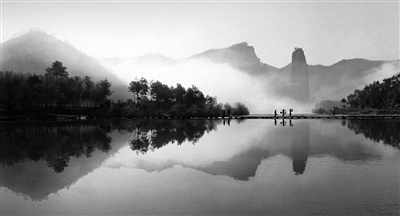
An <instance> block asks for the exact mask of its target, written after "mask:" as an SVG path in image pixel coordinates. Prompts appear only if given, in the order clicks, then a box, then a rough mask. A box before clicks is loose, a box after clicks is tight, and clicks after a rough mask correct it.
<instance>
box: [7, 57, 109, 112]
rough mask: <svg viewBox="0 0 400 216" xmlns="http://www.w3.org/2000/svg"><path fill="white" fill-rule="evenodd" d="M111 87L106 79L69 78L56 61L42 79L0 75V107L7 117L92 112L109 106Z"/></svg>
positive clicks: (19, 74)
mask: <svg viewBox="0 0 400 216" xmlns="http://www.w3.org/2000/svg"><path fill="white" fill-rule="evenodd" d="M110 87H111V82H109V81H108V80H107V78H105V79H104V80H100V81H97V82H94V81H93V80H92V78H91V77H89V76H85V77H80V76H74V77H69V74H68V71H67V68H66V67H64V66H63V64H62V63H61V62H59V61H55V62H53V63H52V65H51V66H50V67H48V68H46V69H45V74H43V75H36V74H21V73H15V72H13V71H0V107H1V108H2V110H4V111H5V113H6V114H7V115H10V114H15V113H18V111H20V112H25V113H26V112H29V111H37V110H38V109H39V110H40V109H42V110H43V109H44V108H50V107H56V108H66V109H77V108H82V107H83V108H95V107H100V106H101V105H105V104H107V103H108V104H110V101H109V100H108V97H109V96H110V95H111V94H112V91H111V90H110Z"/></svg>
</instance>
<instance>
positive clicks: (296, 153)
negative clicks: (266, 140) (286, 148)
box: [291, 121, 310, 175]
mask: <svg viewBox="0 0 400 216" xmlns="http://www.w3.org/2000/svg"><path fill="white" fill-rule="evenodd" d="M309 144H310V122H309V121H303V122H299V123H297V124H296V127H295V128H294V129H293V131H292V145H291V149H292V159H293V171H294V172H295V174H296V175H299V174H303V173H304V171H305V169H306V163H307V158H308V148H309Z"/></svg>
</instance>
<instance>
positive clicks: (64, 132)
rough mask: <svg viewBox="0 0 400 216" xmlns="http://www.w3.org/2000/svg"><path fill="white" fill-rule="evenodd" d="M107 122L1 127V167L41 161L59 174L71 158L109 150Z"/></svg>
mask: <svg viewBox="0 0 400 216" xmlns="http://www.w3.org/2000/svg"><path fill="white" fill-rule="evenodd" d="M110 130H111V128H110V125H109V124H108V123H107V122H98V121H97V122H84V123H82V122H79V123H76V122H58V123H43V122H42V123H38V124H18V125H8V126H7V127H3V128H2V133H1V135H0V141H1V164H2V165H3V166H4V165H7V166H11V165H14V164H16V163H21V162H26V161H32V162H38V161H45V162H46V163H47V165H48V166H49V167H51V168H52V169H53V170H54V171H55V172H57V173H61V172H63V171H64V169H65V168H66V167H68V162H69V161H70V158H71V157H76V158H79V157H82V156H85V157H90V156H91V155H92V153H93V152H94V151H96V150H99V151H101V152H108V151H110V150H111V145H110V143H111V138H110V137H109V136H107V133H109V132H110Z"/></svg>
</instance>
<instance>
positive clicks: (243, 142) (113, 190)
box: [0, 119, 400, 215]
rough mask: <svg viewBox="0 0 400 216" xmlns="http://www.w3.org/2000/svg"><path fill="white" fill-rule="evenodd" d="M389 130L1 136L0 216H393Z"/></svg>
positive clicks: (146, 125) (273, 124)
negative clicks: (312, 215)
mask: <svg viewBox="0 0 400 216" xmlns="http://www.w3.org/2000/svg"><path fill="white" fill-rule="evenodd" d="M399 131H400V120H396V119H393V120H332V119H325V120H324V119H320V120H317V119H295V120H291V121H289V120H288V119H286V120H285V122H283V121H282V119H278V120H277V121H274V120H273V119H263V120H261V119H248V120H230V121H228V120H225V121H223V120H191V121H189V120H129V119H125V120H93V121H76V122H74V121H71V122H36V123H35V122H31V123H24V124H21V123H13V124H11V125H4V124H3V125H2V126H1V137H0V138H1V147H2V148H1V162H2V172H1V215H27V214H29V215H148V214H150V215H161V214H162V215H220V214H227V215H233V214H235V215H287V214H293V215H310V214H314V215H345V214H347V215H348V214H350V215H368V214H369V215H399V207H400V206H399V202H400V201H399V193H400V189H399V156H400V155H399V153H400V149H399V143H400V133H399Z"/></svg>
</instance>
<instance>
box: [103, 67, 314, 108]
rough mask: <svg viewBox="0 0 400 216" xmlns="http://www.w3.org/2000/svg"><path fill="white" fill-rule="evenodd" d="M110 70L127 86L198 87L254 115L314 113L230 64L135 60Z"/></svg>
mask: <svg viewBox="0 0 400 216" xmlns="http://www.w3.org/2000/svg"><path fill="white" fill-rule="evenodd" d="M105 66H106V67H107V65H105ZM108 68H109V69H111V70H112V71H113V72H114V73H115V74H116V75H117V76H119V77H120V78H121V79H122V80H123V81H124V82H126V84H129V83H130V82H131V81H133V80H135V78H136V77H137V78H141V77H144V78H146V79H147V80H148V81H151V80H153V81H160V82H162V83H164V84H167V85H168V86H176V84H177V83H180V84H181V85H182V86H183V87H185V88H188V87H190V86H192V85H195V86H197V87H198V88H199V89H200V91H202V92H203V93H204V94H205V95H210V96H213V97H214V96H216V97H217V101H218V103H223V104H225V103H229V104H231V105H233V104H234V103H236V102H241V103H243V104H245V105H246V106H247V107H248V108H249V110H250V113H251V114H272V113H273V112H274V110H275V109H276V110H281V109H286V110H289V109H290V108H294V109H295V111H297V112H299V111H303V112H309V111H310V110H311V107H307V108H304V107H302V109H300V108H299V107H300V106H299V104H297V105H296V104H295V103H293V101H290V100H289V99H285V98H280V97H277V96H275V94H274V88H275V86H274V85H275V84H274V83H273V82H272V81H270V80H269V79H268V77H253V76H250V75H248V74H247V73H245V72H242V71H239V70H238V69H235V68H233V67H231V66H230V65H229V64H216V63H213V62H212V61H210V60H208V59H192V60H182V61H178V62H177V63H175V64H161V63H160V64H157V63H152V62H144V63H143V62H138V61H136V60H134V59H131V60H127V61H125V62H123V63H121V64H117V65H114V67H113V66H110V65H108Z"/></svg>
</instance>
